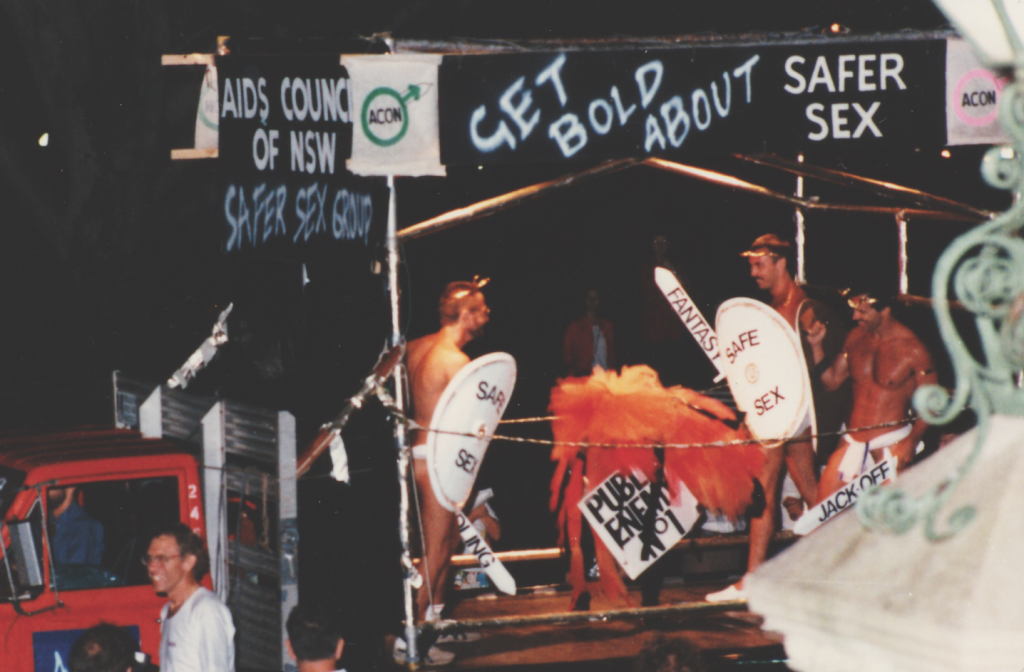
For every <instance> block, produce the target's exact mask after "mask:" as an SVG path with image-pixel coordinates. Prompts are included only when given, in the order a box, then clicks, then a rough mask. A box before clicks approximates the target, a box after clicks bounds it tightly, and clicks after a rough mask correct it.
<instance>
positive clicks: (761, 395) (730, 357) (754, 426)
mask: <svg viewBox="0 0 1024 672" xmlns="http://www.w3.org/2000/svg"><path fill="white" fill-rule="evenodd" d="M715 327H716V330H717V331H718V338H719V341H718V347H719V350H720V351H721V353H722V359H723V363H724V365H725V371H726V376H727V377H728V379H729V389H730V390H731V391H732V396H733V398H734V399H735V400H736V406H737V408H739V409H740V410H741V411H743V412H744V413H746V418H745V422H746V424H747V427H749V428H750V431H751V433H752V434H753V435H754V436H755V437H757V438H759V439H774V438H782V437H791V436H793V435H794V434H795V433H796V431H797V430H798V429H799V428H800V425H801V424H802V423H803V421H804V419H805V418H806V417H807V414H808V413H809V412H810V413H811V417H812V418H813V414H814V407H813V402H812V399H811V383H810V376H809V375H808V374H807V363H806V361H805V360H804V353H803V347H802V346H801V344H800V340H799V338H798V337H797V334H796V332H795V331H794V330H793V328H792V327H791V326H789V324H787V323H786V321H785V319H783V317H782V316H781V315H779V313H778V312H777V311H776V310H775V309H774V308H772V307H771V306H769V305H766V304H764V303H761V302H760V301H755V300H754V299H748V298H735V299H729V300H728V301H726V302H725V303H723V304H722V305H721V306H720V307H719V309H718V315H717V317H716V319H715Z"/></svg>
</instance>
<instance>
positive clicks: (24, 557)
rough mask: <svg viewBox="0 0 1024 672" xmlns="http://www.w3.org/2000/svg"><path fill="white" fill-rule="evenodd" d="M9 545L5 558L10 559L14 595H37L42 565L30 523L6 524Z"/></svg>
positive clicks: (41, 580) (41, 581)
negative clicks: (9, 535)
mask: <svg viewBox="0 0 1024 672" xmlns="http://www.w3.org/2000/svg"><path fill="white" fill-rule="evenodd" d="M7 528H8V529H9V530H10V532H11V545H10V546H9V547H8V550H9V553H8V554H5V558H7V557H9V558H10V561H11V562H10V565H9V570H10V572H11V574H10V578H11V580H12V581H13V583H14V594H15V595H16V596H19V597H21V596H23V595H25V594H26V593H28V594H38V592H40V591H41V590H42V589H43V564H42V558H41V557H40V555H39V552H38V551H39V549H38V547H37V545H36V543H35V538H34V536H35V535H33V534H32V523H31V522H30V521H28V520H23V521H21V522H11V523H8V525H7Z"/></svg>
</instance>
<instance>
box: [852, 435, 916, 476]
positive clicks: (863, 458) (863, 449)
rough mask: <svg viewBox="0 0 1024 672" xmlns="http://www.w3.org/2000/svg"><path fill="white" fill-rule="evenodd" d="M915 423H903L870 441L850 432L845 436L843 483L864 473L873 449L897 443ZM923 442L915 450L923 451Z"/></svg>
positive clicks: (905, 436)
mask: <svg viewBox="0 0 1024 672" xmlns="http://www.w3.org/2000/svg"><path fill="white" fill-rule="evenodd" d="M913 427H914V426H913V424H907V425H903V426H902V427H899V428H897V429H894V430H892V431H891V432H889V433H887V434H882V435H881V436H876V437H875V438H873V439H871V440H870V441H857V440H856V439H854V438H852V437H851V436H850V435H849V434H847V435H846V436H844V437H843V439H844V440H845V441H846V453H845V454H844V455H843V459H842V460H841V461H840V462H839V478H840V479H841V480H842V481H843V483H847V482H849V481H850V480H852V479H853V477H854V476H856V475H857V474H859V473H862V472H863V471H864V469H865V468H866V467H867V465H868V460H869V459H871V451H872V450H878V449H879V448H887V447H888V446H892V445H895V444H897V443H899V442H900V441H902V440H903V439H905V438H907V437H908V436H910V430H911V429H913ZM842 429H843V430H845V429H846V425H843V427H842ZM922 446H923V444H919V445H918V450H917V451H915V452H921V451H920V449H921V448H922Z"/></svg>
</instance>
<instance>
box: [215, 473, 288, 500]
mask: <svg viewBox="0 0 1024 672" xmlns="http://www.w3.org/2000/svg"><path fill="white" fill-rule="evenodd" d="M224 470H225V472H226V474H225V486H226V487H227V489H228V490H233V491H234V492H237V493H239V494H245V495H246V496H247V497H249V498H252V499H263V474H262V473H260V472H258V471H249V470H242V469H232V468H231V467H230V466H228V467H225V468H224ZM280 489H281V488H280V486H279V484H278V480H277V478H275V477H274V476H272V475H271V476H270V477H269V478H268V479H267V498H268V499H272V500H274V502H277V498H278V493H279V492H280Z"/></svg>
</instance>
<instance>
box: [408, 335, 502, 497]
mask: <svg viewBox="0 0 1024 672" xmlns="http://www.w3.org/2000/svg"><path fill="white" fill-rule="evenodd" d="M515 384H516V360H515V359H514V358H513V357H512V355H510V354H508V353H505V352H493V353H491V354H489V355H484V356H483V357H479V358H477V359H474V360H473V361H472V362H470V363H469V364H466V365H465V366H464V367H462V369H460V370H459V372H458V373H457V374H455V377H454V378H452V379H451V381H450V382H449V383H448V386H447V387H446V388H444V392H443V393H442V394H441V398H440V400H438V402H437V406H436V407H435V408H434V415H433V417H432V418H431V419H430V432H429V434H428V437H427V471H428V473H429V474H430V485H431V487H432V488H433V489H434V496H436V497H437V500H438V501H439V502H440V503H441V505H442V506H444V507H445V508H446V509H448V510H449V511H453V512H455V511H459V510H461V509H462V507H463V506H465V504H466V500H467V499H468V498H469V494H470V492H471V491H472V490H473V483H475V482H476V477H477V474H478V473H479V471H480V463H481V462H483V460H484V454H485V453H486V452H487V446H488V445H489V444H490V442H491V437H492V436H494V429H495V428H496V427H497V426H498V421H499V420H501V416H502V414H503V413H504V412H505V408H506V407H507V406H508V400H509V399H510V398H511V397H512V389H513V388H514V387H515ZM467 434H468V435H469V436H466V435H467Z"/></svg>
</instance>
